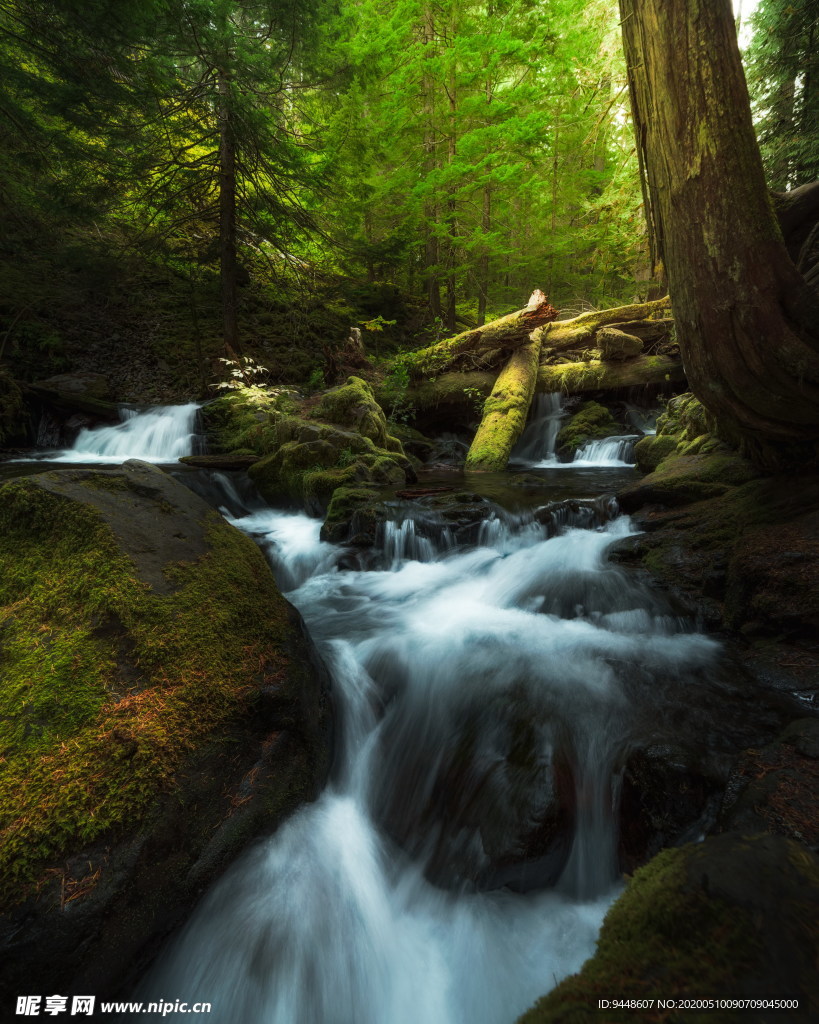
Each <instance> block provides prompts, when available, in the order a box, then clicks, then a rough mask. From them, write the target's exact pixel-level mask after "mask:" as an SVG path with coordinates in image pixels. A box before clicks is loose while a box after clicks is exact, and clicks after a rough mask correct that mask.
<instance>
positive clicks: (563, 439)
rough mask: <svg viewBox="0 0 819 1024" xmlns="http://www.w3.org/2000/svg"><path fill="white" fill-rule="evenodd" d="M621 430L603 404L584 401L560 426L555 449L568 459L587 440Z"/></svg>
mask: <svg viewBox="0 0 819 1024" xmlns="http://www.w3.org/2000/svg"><path fill="white" fill-rule="evenodd" d="M622 431H623V428H622V426H621V425H620V424H619V423H618V422H617V421H616V420H615V419H614V417H613V416H612V414H611V413H610V412H609V410H608V409H607V408H606V407H605V406H603V405H600V404H599V403H598V402H584V403H583V404H582V405H581V406H580V408H579V409H578V410H577V412H576V413H575V414H574V415H573V416H572V417H571V418H570V419H569V420H568V422H567V423H566V424H565V425H564V426H563V427H561V429H560V433H559V434H558V435H557V441H556V442H555V449H556V451H557V453H558V455H560V456H561V457H562V458H565V459H567V460H570V459H571V458H572V457H573V456H574V453H575V452H576V451H577V449H578V448H582V447H583V445H584V444H585V443H586V442H587V441H602V440H603V438H605V437H612V436H614V435H616V434H621V433H622Z"/></svg>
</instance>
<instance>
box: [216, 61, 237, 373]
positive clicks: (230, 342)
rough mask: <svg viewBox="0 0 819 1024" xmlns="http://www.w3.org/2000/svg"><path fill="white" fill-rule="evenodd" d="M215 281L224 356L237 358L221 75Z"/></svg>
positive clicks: (226, 110) (228, 141)
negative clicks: (219, 290)
mask: <svg viewBox="0 0 819 1024" xmlns="http://www.w3.org/2000/svg"><path fill="white" fill-rule="evenodd" d="M219 278H220V282H221V288H222V325H223V340H224V346H225V354H226V355H227V358H228V359H237V358H238V356H240V355H241V348H240V347H239V324H238V317H237V305H238V303H237V287H236V142H235V138H234V133H233V122H232V118H231V109H230V82H229V80H228V76H227V74H226V73H225V72H219Z"/></svg>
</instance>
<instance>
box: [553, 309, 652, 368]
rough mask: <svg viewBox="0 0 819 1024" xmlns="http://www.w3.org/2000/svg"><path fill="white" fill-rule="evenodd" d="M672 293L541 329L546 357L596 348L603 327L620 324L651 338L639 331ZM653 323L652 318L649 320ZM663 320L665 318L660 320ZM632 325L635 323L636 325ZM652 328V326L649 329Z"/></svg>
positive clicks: (585, 314)
mask: <svg viewBox="0 0 819 1024" xmlns="http://www.w3.org/2000/svg"><path fill="white" fill-rule="evenodd" d="M669 305H670V299H669V298H668V296H666V297H665V298H662V299H655V300H654V301H653V302H638V303H634V304H632V305H629V306H615V307H613V308H612V309H600V310H595V311H593V312H591V313H581V314H580V316H576V317H573V318H572V319H571V320H556V321H554V322H553V323H548V324H546V325H545V326H544V327H542V328H540V329H539V330H538V334H540V336H541V337H540V341H541V354H542V356H545V355H551V354H552V353H555V352H565V351H567V350H569V349H574V348H577V349H584V348H593V347H594V338H595V335H596V334H597V332H598V331H599V330H600V328H601V327H617V328H619V329H620V330H622V331H625V332H626V333H627V334H635V335H637V336H638V337H642V338H643V340H648V339H647V338H646V337H645V336H644V335H643V334H640V333H639V332H640V331H641V330H642V331H645V330H646V327H645V324H646V322H647V319H648V317H650V316H651V314H652V313H658V312H660V311H661V310H664V309H668V308H669ZM648 322H650V321H648ZM659 323H663V321H659ZM632 324H634V325H635V326H634V327H632ZM649 331H650V329H649Z"/></svg>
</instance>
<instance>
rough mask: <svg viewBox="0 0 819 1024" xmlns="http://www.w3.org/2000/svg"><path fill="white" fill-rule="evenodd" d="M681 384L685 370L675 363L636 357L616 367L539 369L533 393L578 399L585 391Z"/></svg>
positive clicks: (596, 363) (586, 364)
mask: <svg viewBox="0 0 819 1024" xmlns="http://www.w3.org/2000/svg"><path fill="white" fill-rule="evenodd" d="M684 381H685V370H684V369H683V364H682V363H681V362H680V361H679V359H674V358H672V357H671V356H638V357H637V358H636V359H627V360H623V362H618V363H612V362H602V361H601V360H599V359H590V360H588V361H583V362H578V363H558V364H557V365H555V366H541V367H540V369H539V370H538V374H537V390H538V391H543V392H547V393H548V392H554V391H562V392H564V394H567V395H582V394H583V393H584V392H589V391H609V390H610V389H614V388H639V387H643V386H644V385H646V384H664V383H672V384H682V383H683V382H684Z"/></svg>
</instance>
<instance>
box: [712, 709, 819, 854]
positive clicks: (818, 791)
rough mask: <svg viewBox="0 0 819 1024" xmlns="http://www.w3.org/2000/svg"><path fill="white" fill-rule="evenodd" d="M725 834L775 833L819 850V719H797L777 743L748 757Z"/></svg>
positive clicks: (728, 801)
mask: <svg viewBox="0 0 819 1024" xmlns="http://www.w3.org/2000/svg"><path fill="white" fill-rule="evenodd" d="M720 829H721V830H722V831H733V832H735V831H742V832H767V833H772V834H775V835H781V836H786V837H787V838H789V839H796V840H798V841H799V842H802V843H805V844H806V845H807V846H809V847H810V848H811V849H812V850H814V851H816V850H817V849H819V718H816V717H814V718H802V719H797V720H796V721H794V722H791V723H790V724H789V725H788V726H787V727H786V728H785V729H784V730H783V731H782V732H781V733H780V735H779V736H778V737H777V738H776V740H775V741H774V742H773V743H770V744H768V745H766V746H763V747H760V748H751V749H749V750H746V751H744V753H743V754H742V756H741V757H740V759H739V761H738V762H737V765H736V767H735V769H734V771H733V773H732V776H731V780H730V782H729V785H728V787H727V791H726V796H725V801H724V804H723V808H722V814H721V817H720Z"/></svg>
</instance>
